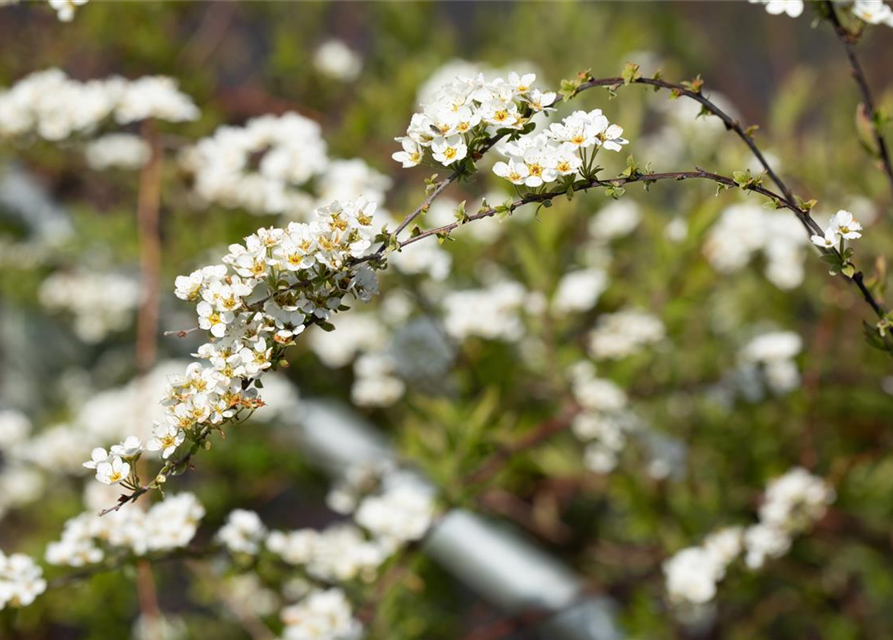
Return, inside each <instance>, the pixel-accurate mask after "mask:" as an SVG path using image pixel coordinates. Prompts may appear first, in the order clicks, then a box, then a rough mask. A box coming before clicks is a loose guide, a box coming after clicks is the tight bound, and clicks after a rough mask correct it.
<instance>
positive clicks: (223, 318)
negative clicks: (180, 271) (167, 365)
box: [87, 198, 378, 490]
mask: <svg viewBox="0 0 893 640" xmlns="http://www.w3.org/2000/svg"><path fill="white" fill-rule="evenodd" d="M374 213H375V205H374V204H373V203H370V202H368V201H366V200H365V199H363V198H361V199H359V200H356V201H351V202H346V203H344V204H341V203H338V202H334V203H332V204H331V205H329V206H327V207H323V208H320V209H317V210H316V211H315V212H314V214H313V218H312V220H311V222H309V223H299V222H293V223H291V224H289V225H288V227H287V228H285V229H277V228H268V229H260V230H258V232H257V233H255V234H253V235H251V236H248V237H247V238H245V243H244V244H233V245H231V246H230V248H229V253H228V254H227V255H225V256H224V257H223V260H222V264H219V265H212V266H208V267H204V268H202V269H199V270H197V271H194V272H193V273H191V274H190V275H188V276H180V277H178V278H177V280H176V283H175V284H176V295H177V296H178V297H179V298H181V299H183V300H187V301H190V302H194V303H195V304H196V310H197V312H198V323H199V326H200V328H202V329H205V330H206V331H207V332H208V334H209V336H210V338H211V341H210V342H208V343H206V344H204V345H202V346H200V347H199V348H198V351H197V353H196V354H195V355H196V357H198V358H199V359H200V361H201V362H196V363H192V364H190V365H189V366H188V367H187V368H186V371H185V372H184V373H183V374H181V375H176V376H173V377H172V378H171V379H170V381H169V385H168V389H167V391H166V393H165V398H164V399H163V401H162V404H163V405H164V407H165V412H164V417H163V418H162V419H161V420H160V421H158V422H157V423H156V425H155V427H154V430H153V436H152V438H151V439H150V440H149V441H148V442H147V443H146V445H145V448H146V449H148V450H150V451H160V452H161V455H162V457H163V458H164V459H166V460H168V462H167V463H166V465H165V467H164V470H163V472H162V477H165V476H164V473H166V472H169V471H171V470H172V469H174V468H175V467H176V465H178V464H180V463H179V462H178V461H177V458H176V457H174V455H173V454H174V452H175V451H176V450H177V448H178V447H179V446H180V445H181V444H183V443H184V442H185V441H187V440H188V441H190V442H191V443H192V446H193V447H195V448H197V447H198V446H199V444H200V443H201V442H203V441H204V440H205V439H206V438H207V437H208V435H209V434H210V433H211V431H213V430H221V429H222V425H223V424H224V423H225V422H227V421H229V420H230V419H232V418H235V417H236V416H239V415H243V412H251V411H253V410H255V409H257V408H258V407H260V406H262V405H263V401H262V400H261V399H260V397H259V394H258V388H259V386H260V385H258V384H257V381H258V380H259V379H260V377H261V376H262V375H263V374H264V373H265V372H266V371H267V370H269V369H270V368H272V367H273V366H274V363H276V364H278V363H279V361H280V358H281V354H282V350H283V349H284V348H285V347H287V346H289V345H291V344H293V343H294V340H295V338H296V337H297V336H298V335H300V334H301V333H303V331H304V329H305V328H306V327H307V326H308V325H310V324H321V323H326V322H327V321H328V320H329V318H330V316H331V315H332V314H333V313H335V312H337V311H338V310H339V309H342V307H343V304H344V302H346V301H349V300H350V299H359V300H363V301H368V300H369V299H371V297H372V296H373V295H375V294H376V293H377V292H378V283H377V280H376V277H375V273H374V272H373V270H372V269H371V268H370V267H369V266H368V265H366V264H358V265H352V264H351V261H352V260H356V259H357V258H360V257H361V256H363V255H364V254H365V253H366V252H367V250H368V249H369V248H370V247H371V245H372V242H373V239H374V237H375V226H374V224H373V216H374ZM252 385H253V386H252ZM121 451H133V452H134V453H132V454H131V455H130V456H129V457H127V456H124V455H118V454H115V453H110V454H108V456H109V457H108V458H106V459H103V455H104V451H101V450H100V451H98V452H97V455H98V457H94V458H93V459H92V460H91V461H90V462H88V463H87V464H88V465H90V464H93V465H95V469H96V475H97V479H99V480H100V481H101V482H103V483H106V484H116V483H123V486H125V487H127V488H130V489H133V490H136V489H138V488H139V487H138V484H139V480H138V478H137V477H136V476H135V469H136V465H135V464H134V462H135V460H136V459H138V458H139V456H140V454H141V450H136V449H128V447H127V441H125V442H124V443H123V444H122V449H121Z"/></svg>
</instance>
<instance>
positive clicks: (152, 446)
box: [146, 423, 186, 460]
mask: <svg viewBox="0 0 893 640" xmlns="http://www.w3.org/2000/svg"><path fill="white" fill-rule="evenodd" d="M152 434H153V437H152V439H151V440H149V442H147V443H146V449H147V450H149V451H161V457H162V458H164V459H165V460H167V459H168V458H170V457H171V454H172V453H173V452H174V451H176V449H177V447H179V446H180V445H181V444H183V441H184V440H185V439H186V434H185V433H184V432H183V431H182V430H181V429H178V428H177V427H175V426H173V425H169V424H160V423H159V424H156V425H155V428H154V429H153V431H152Z"/></svg>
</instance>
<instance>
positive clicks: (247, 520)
mask: <svg viewBox="0 0 893 640" xmlns="http://www.w3.org/2000/svg"><path fill="white" fill-rule="evenodd" d="M266 536H267V528H266V527H265V526H264V523H263V522H262V521H261V519H260V516H258V515H257V514H256V513H255V512H254V511H248V510H246V509H236V510H235V511H232V512H231V513H230V514H229V516H227V518H226V524H225V525H224V526H223V527H221V528H220V530H219V531H218V532H217V539H218V540H219V541H220V543H221V544H223V546H225V547H226V548H227V549H229V550H230V551H231V552H232V553H247V554H250V555H254V554H256V553H257V552H258V551H259V550H260V548H261V547H262V546H263V541H264V539H265V538H266Z"/></svg>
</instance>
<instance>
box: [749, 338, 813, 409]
mask: <svg viewBox="0 0 893 640" xmlns="http://www.w3.org/2000/svg"><path fill="white" fill-rule="evenodd" d="M802 348H803V341H802V340H801V338H800V336H799V335H797V334H796V333H794V332H793V331H772V332H768V333H763V334H760V335H758V336H756V337H754V338H753V339H752V340H751V341H750V342H748V343H747V344H746V345H745V346H744V347H743V348H742V349H741V351H740V352H739V354H738V361H739V368H742V369H743V370H744V372H746V371H747V370H748V369H755V370H758V371H759V373H760V375H761V377H762V378H763V379H764V380H765V384H766V386H768V387H769V389H771V391H772V392H773V393H775V394H776V395H783V394H785V393H790V392H791V391H793V390H794V389H796V388H797V387H798V386H800V370H799V369H798V368H797V363H796V362H795V361H794V358H795V357H796V356H797V355H798V354H799V353H800V351H801V350H802Z"/></svg>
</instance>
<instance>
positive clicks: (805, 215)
mask: <svg viewBox="0 0 893 640" xmlns="http://www.w3.org/2000/svg"><path fill="white" fill-rule="evenodd" d="M692 179H699V180H709V181H712V182H716V183H717V184H721V185H724V186H725V187H728V188H730V189H732V188H742V189H744V190H745V191H753V192H754V193H759V194H760V195H763V196H766V197H767V198H769V199H771V200H772V201H773V202H776V204H777V206H780V207H781V208H784V209H789V210H790V211H792V212H794V214H795V215H796V216H797V218H798V219H799V220H800V222H802V223H803V225H804V227H806V228H807V230H808V231H810V232H812V233H815V234H816V235H824V231H823V230H822V228H821V226H819V224H818V223H817V222H816V221H815V220H813V219H812V218H811V217H810V216H809V212H808V211H807V210H805V209H802V208H800V207H799V206H798V205H797V204H796V203H795V202H793V201H791V200H788V199H787V198H785V197H784V196H782V195H780V194H778V193H775V192H774V191H772V190H770V189H767V188H765V187H763V186H761V185H757V184H754V185H751V186H748V187H739V185H738V184H737V183H736V182H735V181H734V180H733V179H732V178H729V177H727V176H723V175H719V174H717V173H712V172H710V171H704V170H703V169H700V168H698V169H697V171H673V172H667V173H643V174H636V175H633V176H630V177H621V178H610V179H607V180H600V179H598V178H592V179H590V180H579V181H577V182H574V183H573V190H574V192H578V191H588V190H589V189H594V188H606V187H621V186H624V185H627V184H632V183H635V182H642V183H645V184H646V185H650V184H652V183H654V182H659V181H663V180H673V181H677V182H678V181H682V180H692ZM567 192H568V189H559V190H558V191H552V192H547V193H530V194H527V195H525V196H523V197H522V198H519V199H517V200H515V201H514V202H512V203H511V204H510V205H509V206H508V209H507V213H512V212H513V211H514V210H515V209H517V208H518V207H521V206H524V205H525V204H536V203H539V204H542V203H546V202H551V201H552V200H554V199H555V198H557V197H559V196H562V195H565V194H566V193H567ZM501 211H505V210H503V209H500V210H497V209H496V208H492V207H491V208H489V209H482V210H480V211H478V212H477V213H473V214H470V215H468V216H467V217H466V218H465V220H463V221H456V222H452V223H450V224H446V225H443V226H442V227H437V228H434V229H428V230H427V231H422V232H421V233H419V234H417V235H415V236H413V237H411V238H409V239H407V240H405V241H403V242H400V243H398V245H397V248H398V249H400V248H402V247H405V246H406V245H409V244H412V243H414V242H418V241H419V240H422V239H424V238H427V237H429V236H434V235H449V234H450V233H451V232H452V231H453V230H454V229H457V228H458V227H460V226H462V225H463V224H468V223H469V222H473V221H475V220H480V219H481V218H489V217H491V216H494V215H496V214H497V213H500V212H501ZM822 251H823V252H824V253H836V251H837V250H836V249H822ZM374 257H377V256H369V257H368V258H362V259H360V260H358V261H357V262H365V261H366V260H367V259H372V258H374ZM847 280H848V281H849V282H852V283H853V284H854V285H855V286H856V288H858V289H859V292H860V293H861V294H862V297H863V298H864V299H865V302H867V303H868V305H869V306H871V308H872V310H873V311H874V312H875V314H876V315H877V316H878V317H879V318H882V317H884V314H885V313H886V312H885V311H884V307H883V306H881V304H880V303H879V302H878V301H877V300H875V298H874V295H873V294H872V293H871V291H870V290H869V289H868V287H867V286H866V285H865V283H864V281H863V276H862V272H861V271H857V272H856V273H854V274H853V277H852V278H847Z"/></svg>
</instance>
